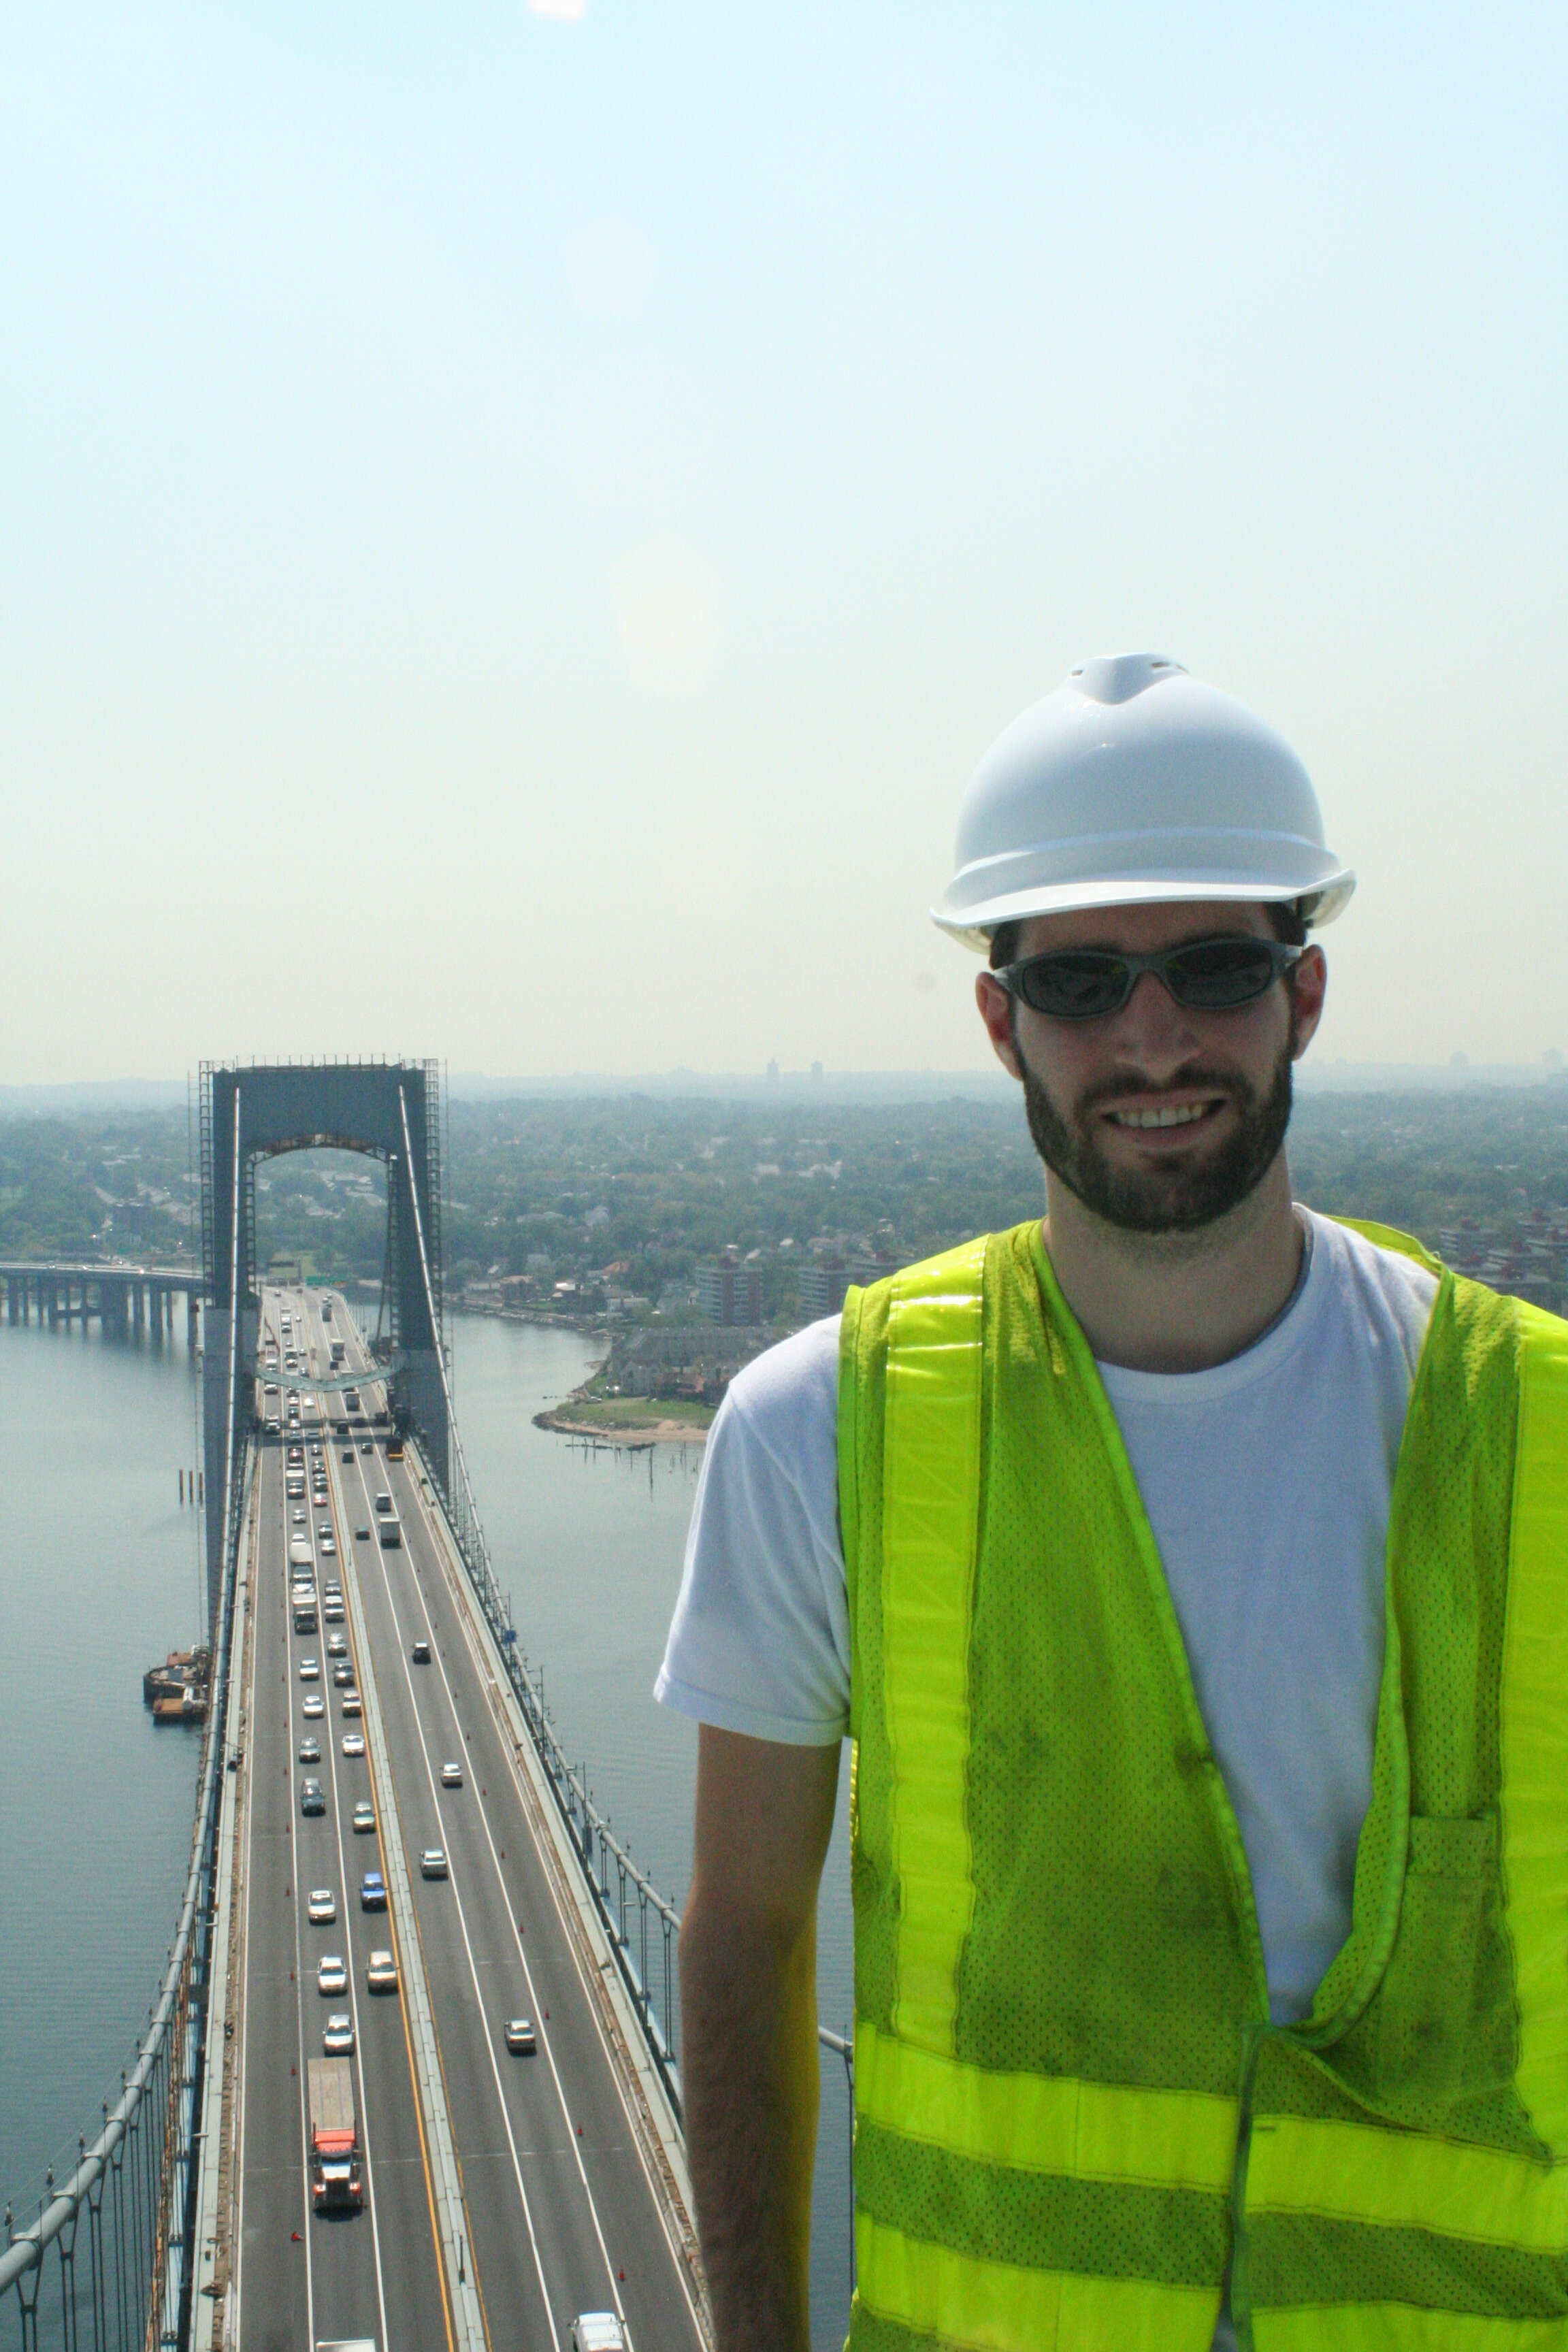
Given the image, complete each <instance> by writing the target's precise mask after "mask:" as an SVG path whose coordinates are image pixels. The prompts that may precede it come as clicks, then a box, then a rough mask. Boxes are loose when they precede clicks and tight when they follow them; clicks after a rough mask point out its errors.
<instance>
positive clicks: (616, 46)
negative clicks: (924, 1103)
mask: <svg viewBox="0 0 1568 2352" xmlns="http://www.w3.org/2000/svg"><path fill="white" fill-rule="evenodd" d="M553 5H554V6H555V7H556V8H557V9H559V10H561V11H563V13H561V14H556V15H549V14H543V13H540V12H539V11H537V10H536V9H534V8H531V7H530V6H529V5H526V0H508V5H489V0H473V5H464V6H462V7H458V8H453V7H445V8H439V9H438V8H436V7H434V6H429V5H401V6H400V5H384V0H383V5H376V6H374V7H371V6H368V5H347V0H344V5H320V0H318V5H312V6H309V7H307V6H305V5H282V0H278V5H259V4H257V5H208V6H205V7H199V8H198V7H195V6H188V7H175V6H167V5H157V0H137V5H135V6H133V7H132V6H120V7H97V8H90V7H81V6H78V5H73V0H47V5H34V0H16V5H13V6H12V7H11V8H10V9H9V10H7V11H6V13H5V19H4V23H3V25H0V273H3V275H0V416H3V419H4V423H3V426H0V762H3V766H0V792H3V793H4V828H3V832H0V873H4V874H5V898H4V906H5V915H4V919H3V921H0V1003H3V1004H4V1007H5V1019H4V1022H3V1024H0V1080H4V1081H10V1082H17V1081H40V1080H51V1079H68V1078H80V1077H98V1076H119V1075H126V1074H131V1073H137V1074H141V1075H146V1076H167V1075H173V1074H177V1073H179V1072H181V1071H183V1070H184V1068H186V1067H187V1066H190V1065H191V1064H193V1063H194V1062H195V1060H196V1059H197V1058H198V1057H199V1056H200V1055H205V1054H231V1053H236V1052H238V1053H247V1054H248V1053H251V1052H256V1053H274V1052H278V1053H283V1052H348V1051H356V1050H366V1049H375V1050H388V1051H394V1052H400V1051H406V1052H419V1053H425V1052H433V1053H437V1054H441V1055H445V1056H447V1059H448V1060H449V1061H450V1063H451V1064H452V1066H454V1067H456V1068H467V1069H486V1070H489V1071H492V1072H502V1071H513V1072H547V1071H562V1070H571V1069H606V1070H616V1071H635V1070H638V1069H654V1068H667V1067H668V1066H672V1065H675V1064H688V1065H690V1066H694V1067H699V1068H701V1067H707V1068H715V1069H719V1068H742V1067H750V1066H760V1065H761V1064H762V1063H763V1062H764V1061H765V1060H766V1059H767V1058H768V1056H769V1055H777V1056H778V1058H779V1059H780V1061H781V1062H782V1063H784V1065H785V1066H802V1065H804V1064H805V1063H808V1062H810V1061H811V1060H813V1059H817V1058H820V1059H821V1060H823V1061H824V1062H825V1063H826V1064H827V1065H828V1066H834V1067H840V1068H842V1067H894V1066H923V1065H935V1066H960V1065H968V1064H976V1063H978V1062H979V1061H980V1060H981V1059H982V1058H983V1057H984V1043H983V1040H982V1038H981V1035H980V1033H979V1029H978V1024H977V1023H976V1022H975V1019H974V1015H973V1010H972V1007H971V1003H970V996H969V979H970V965H969V960H968V959H967V958H966V957H965V956H963V954H962V953H961V952H960V951H959V950H955V949H954V948H953V947H952V946H951V945H950V944H948V943H947V942H946V941H945V940H943V939H942V938H941V937H940V936H939V935H938V934H936V933H935V931H934V930H933V929H931V926H930V924H929V922H928V920H927V919H926V911H925V910H926V908H928V907H929V905H930V904H931V900H932V898H934V897H935V896H936V894H937V893H938V892H939V891H940V889H941V887H942V883H943V882H944V881H945V879H946V877H947V870H948V863H949V857H950V852H951V845H952V830H953V821H954V817H955V814H956V809H957V805H958V801H959V798H960V795H961V793H962V792H963V785H964V782H965V780H966V778H967V776H968V773H969V772H970V770H971V768H972V767H973V764H974V762H975V761H976V760H977V759H978V757H979V755H980V754H981V752H982V751H984V748H985V746H986V744H987V743H988V742H989V741H990V740H991V739H992V737H993V736H994V734H995V733H996V732H997V731H998V730H1000V729H1001V727H1002V726H1003V725H1004V724H1005V722H1006V721H1007V719H1009V718H1011V717H1012V716H1013V714H1014V713H1015V712H1016V710H1017V709H1020V708H1021V707H1023V705H1025V704H1026V703H1027V702H1029V701H1031V700H1032V699H1034V698H1035V697H1036V696H1037V695H1039V694H1041V693H1045V692H1047V691H1048V690H1050V689H1051V688H1054V687H1055V686H1056V685H1057V684H1058V683H1059V681H1060V679H1061V677H1063V675H1064V674H1065V673H1066V671H1067V670H1068V667H1070V666H1071V665H1072V663H1074V662H1075V661H1077V660H1078V659H1079V658H1080V657H1081V656H1083V655H1085V654H1086V653H1089V652H1097V651H1106V650H1115V649H1119V648H1122V647H1128V646H1150V647H1152V648H1154V649H1156V650H1159V651H1162V652H1164V653H1168V654H1172V655H1173V656H1176V657H1177V658H1178V659H1180V660H1183V661H1184V662H1185V663H1187V665H1188V666H1189V667H1192V668H1193V669H1194V670H1195V671H1197V672H1198V673H1199V674H1200V675H1203V676H1205V677H1210V678H1212V679H1214V680H1215V682H1216V683H1218V684H1220V685H1223V686H1225V687H1226V688H1229V689H1230V690H1231V691H1232V692H1234V693H1236V694H1237V695H1239V696H1240V697H1241V698H1243V699H1244V700H1246V701H1248V702H1250V703H1251V704H1252V705H1253V706H1254V707H1255V708H1257V709H1259V710H1261V711H1262V712H1263V713H1264V714H1265V715H1266V716H1267V717H1268V718H1269V719H1272V720H1273V721H1274V722H1275V723H1276V724H1277V725H1278V726H1279V727H1280V728H1281V729H1282V730H1284V731H1285V732H1286V733H1287V734H1288V735H1289V737H1290V738H1291V740H1293V741H1294V742H1295V744H1296V746H1297V748H1298V749H1299V750H1300V751H1301V753H1302V755H1303V757H1304V758H1305V759H1306V761H1307V763H1308V765H1309V767H1310V770H1311V772H1312V773H1313V775H1314V778H1315V780H1316V782H1317V783H1318V787H1319V791H1320V794H1321V799H1322V801H1323V803H1324V808H1325V812H1326V815H1327V819H1328V824H1329V835H1330V840H1331V843H1332V845H1333V846H1334V847H1335V848H1336V849H1337V850H1339V851H1341V852H1342V854H1343V855H1344V856H1347V857H1349V858H1350V859H1351V860H1352V862H1353V863H1354V864H1355V865H1356V866H1357V867H1358V869H1359V871H1360V873H1361V876H1362V889H1361V892H1360V894H1359V896H1358V898H1356V900H1355V901H1354V902H1353V904H1352V908H1351V910H1350V912H1349V913H1348V914H1347V915H1346V916H1345V917H1344V919H1342V922H1341V923H1340V924H1339V925H1338V926H1337V927H1336V928H1335V929H1334V930H1333V931H1331V933H1330V934H1328V935H1327V944H1328V945H1329V947H1330V949H1331V964H1332V968H1333V974H1334V980H1333V988H1332V992H1331V1011H1330V1015H1329V1019H1328V1022H1327V1023H1326V1024H1325V1030H1324V1034H1323V1037H1322V1040H1321V1045H1320V1047H1319V1048H1318V1051H1319V1052H1320V1053H1321V1055H1326V1056H1330V1057H1332V1056H1334V1055H1345V1056H1348V1057H1349V1058H1351V1059H1355V1060H1360V1059H1371V1058H1380V1059H1381V1058H1415V1059H1443V1058H1446V1057H1447V1055H1448V1054H1449V1053H1450V1052H1453V1051H1456V1050H1462V1051H1465V1052H1468V1054H1469V1055H1471V1056H1472V1057H1473V1058H1476V1059H1496V1058H1509V1059H1530V1058H1534V1057H1536V1056H1538V1055H1540V1054H1541V1053H1542V1051H1543V1050H1545V1049H1548V1048H1552V1047H1561V1048H1564V1049H1568V958H1565V956H1564V953H1563V944H1562V941H1563V930H1564V922H1563V877H1564V871H1565V867H1568V794H1565V793H1564V791H1563V740H1564V728H1563V691H1564V689H1563V653H1562V648H1563V644H1564V642H1565V635H1568V633H1565V628H1564V623H1565V620H1568V614H1565V612H1564V604H1565V602H1568V599H1565V595H1564V569H1563V549H1564V545H1565V543H1568V532H1565V529H1564V525H1565V522H1568V515H1565V511H1564V509H1565V505H1568V500H1565V498H1564V474H1565V466H1564V436H1563V424H1564V414H1565V401H1564V369H1563V359H1564V342H1565V337H1564V305H1565V299H1568V293H1565V289H1568V269H1565V267H1564V264H1565V261H1568V255H1565V252H1564V212H1565V206H1564V173H1565V169H1568V166H1565V161H1564V157H1565V151H1568V142H1565V141H1564V138H1563V114H1562V95H1561V93H1562V90H1563V68H1564V64H1565V62H1568V60H1565V58H1564V49H1565V47H1568V32H1565V26H1564V20H1563V16H1562V12H1561V11H1560V10H1556V9H1551V10H1549V9H1547V8H1544V7H1522V6H1512V5H1508V0H1503V5H1489V6H1488V7H1487V8H1486V9H1485V10H1484V11H1483V10H1482V9H1481V8H1479V7H1477V6H1469V5H1465V6H1445V5H1440V0H1439V5H1434V6H1424V7H1421V8H1419V9H1417V8H1415V7H1401V8H1393V7H1381V8H1380V7H1377V6H1372V7H1370V8H1360V9H1355V10H1352V9H1350V8H1347V7H1341V6H1338V5H1317V6H1314V7H1312V8H1310V9H1308V8H1306V7H1286V6H1272V7H1271V6H1267V5H1265V6H1259V5H1256V0H1255V5H1251V6H1248V7H1246V8H1243V7H1240V6H1236V7H1225V6H1202V5H1200V6H1196V7H1194V8H1191V9H1189V10H1187V11H1185V12H1174V11H1171V10H1168V9H1167V10H1156V9H1154V8H1152V7H1147V6H1141V5H1110V6H1101V7H1100V8H1098V9H1096V10H1095V11H1094V12H1092V15H1091V14H1090V12H1088V11H1076V12H1068V11H1066V10H1062V9H1058V8H1052V7H1048V6H1043V5H1029V6H1024V5H991V6H987V5H970V6H967V7H963V8H941V7H936V6H925V5H905V6H902V7H900V8H898V9H894V8H891V7H887V6H879V5H863V6H857V7H855V8H852V9H845V8H842V7H836V8H829V7H826V6H820V5H811V0H805V5H792V6H791V7H789V8H788V9H771V10H768V9H758V8H752V9H747V10H735V9H726V8H721V7H718V6H716V5H706V0H685V5H661V0H640V5H636V6H634V5H629V0H586V5H585V6H583V7H581V8H580V10H579V12H578V13H576V14H575V15H574V14H572V13H571V11H572V10H573V8H574V6H575V5H576V0H553Z"/></svg>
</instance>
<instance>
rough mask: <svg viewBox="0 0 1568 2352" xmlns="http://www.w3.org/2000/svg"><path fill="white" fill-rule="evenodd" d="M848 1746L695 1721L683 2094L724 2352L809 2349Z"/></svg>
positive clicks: (683, 1981)
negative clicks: (840, 1808) (820, 2051)
mask: <svg viewBox="0 0 1568 2352" xmlns="http://www.w3.org/2000/svg"><path fill="white" fill-rule="evenodd" d="M837 1786H838V1747H837V1743H835V1744H834V1745H833V1746H832V1747H829V1748H789V1747H784V1746H780V1745H778V1744H776V1743H775V1742H773V1741H772V1740H766V1739H748V1738H742V1736H741V1734H740V1733H738V1732H733V1731H716V1730H714V1729H713V1727H711V1726H710V1725H708V1724H704V1725H703V1726H702V1727H701V1733H700V1745H699V1748H698V1760H697V1837H696V1856H695V1869H694V1873H693V1876H692V1883H691V1892H690V1895H689V1897H688V1899H687V1905H686V1915H685V1917H684V1919H683V1921H682V1923H681V1930H680V1999H681V2018H682V2028H683V2040H684V2043H685V2047H684V2050H683V2053H682V2059H681V2069H680V2074H681V2087H682V2090H683V2092H684V2095H685V2105H686V2141H687V2151H688V2155H689V2159H690V2164H691V2181H692V2187H693V2189H695V2191H696V2196H697V2227H698V2234H699V2236H700V2239H701V2241H702V2260H703V2263H704V2266H705V2268H706V2270H707V2273H708V2286H709V2292H710V2295H711V2298H712V2305H713V2317H714V2322H715V2325H716V2327H717V2330H718V2342H719V2352H810V2346H811V2328H810V2324H809V2309H808V2297H807V2285H808V2277H809V2269H810V2249H811V2172H812V2159H813V2157H814V2155H815V2152H816V2106H817V2085H818V2076H817V2055H816V1890H817V1885H818V1882H819V1881H820V1879H821V1876H822V1864H823V1861H824V1858H825V1856H826V1853H827V1842H828V1839H829V1837H830V1836H831V1835H832V1832H833V1806H834V1798H835V1795H836V1792H837Z"/></svg>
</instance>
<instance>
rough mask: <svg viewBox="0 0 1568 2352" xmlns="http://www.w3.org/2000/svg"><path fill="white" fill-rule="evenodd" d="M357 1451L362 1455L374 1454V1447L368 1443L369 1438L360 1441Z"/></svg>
mask: <svg viewBox="0 0 1568 2352" xmlns="http://www.w3.org/2000/svg"><path fill="white" fill-rule="evenodd" d="M359 1450H360V1452H361V1453H362V1454H374V1452H375V1448H374V1445H373V1444H371V1442H370V1440H369V1438H368V1437H364V1438H362V1439H361V1440H360V1449H359Z"/></svg>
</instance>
